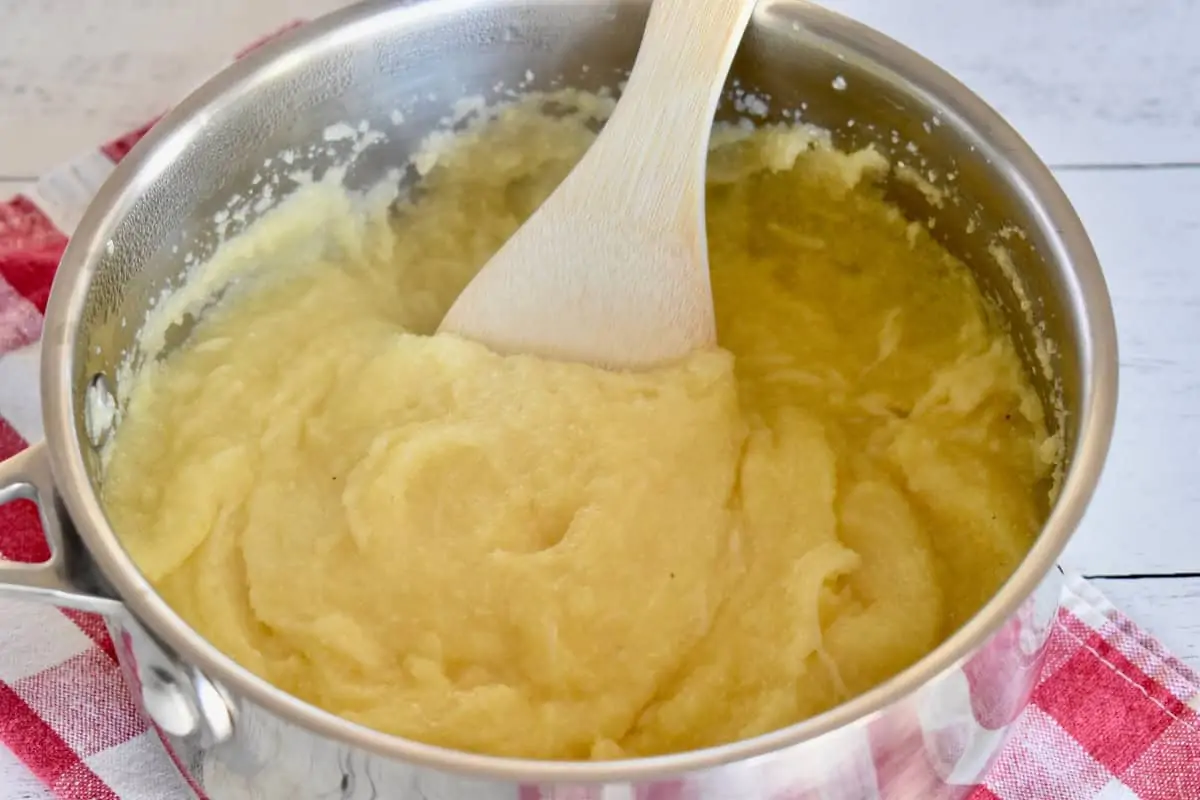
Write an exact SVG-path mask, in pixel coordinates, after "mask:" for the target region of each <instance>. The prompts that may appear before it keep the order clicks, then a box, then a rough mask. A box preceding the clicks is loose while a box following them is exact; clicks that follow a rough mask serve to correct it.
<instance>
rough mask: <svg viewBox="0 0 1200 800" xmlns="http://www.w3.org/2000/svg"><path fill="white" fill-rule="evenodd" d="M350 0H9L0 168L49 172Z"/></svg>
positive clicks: (1, 76)
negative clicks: (252, 48) (262, 44)
mask: <svg viewBox="0 0 1200 800" xmlns="http://www.w3.org/2000/svg"><path fill="white" fill-rule="evenodd" d="M345 4H346V0H275V2H245V1H244V0H212V1H211V2H207V3H195V2H191V1H190V0H107V1H106V2H103V3H93V2H79V0H6V1H5V2H4V4H3V5H4V10H3V14H2V21H0V176H5V175H38V174H40V173H41V172H42V171H43V170H45V169H47V168H49V167H52V166H54V165H55V164H58V163H59V162H61V161H63V160H65V159H68V158H71V157H72V156H74V155H75V154H76V153H78V152H80V151H82V150H86V149H89V148H92V147H94V146H96V145H97V144H99V143H100V142H103V141H106V140H108V139H110V138H112V137H115V136H118V135H121V134H123V133H125V132H126V131H128V130H130V129H132V128H135V127H137V126H139V125H141V124H143V123H145V122H146V121H148V120H149V119H151V118H153V117H154V116H155V115H157V114H159V113H161V112H163V111H165V110H166V109H167V108H169V107H170V106H171V105H173V104H174V103H175V102H177V101H178V100H179V99H181V98H182V97H184V96H186V95H187V93H188V92H189V91H191V90H192V89H193V88H195V86H197V85H198V84H199V83H201V82H202V81H203V80H204V79H205V78H207V77H208V76H209V75H211V74H212V73H213V72H215V71H216V70H218V69H220V68H221V67H222V66H224V65H225V64H226V63H227V62H228V60H229V59H230V58H231V57H232V56H233V54H234V53H235V52H237V51H238V50H240V49H241V48H242V47H244V46H245V45H247V44H249V43H250V42H251V41H253V40H254V39H255V38H257V37H258V36H260V35H263V34H265V33H269V32H270V31H272V30H274V29H275V28H276V27H278V26H280V25H282V24H284V23H286V22H288V21H289V20H292V19H295V18H299V17H304V18H311V17H315V16H318V15H320V14H323V13H325V12H327V11H329V10H331V9H333V8H336V7H339V6H342V5H345Z"/></svg>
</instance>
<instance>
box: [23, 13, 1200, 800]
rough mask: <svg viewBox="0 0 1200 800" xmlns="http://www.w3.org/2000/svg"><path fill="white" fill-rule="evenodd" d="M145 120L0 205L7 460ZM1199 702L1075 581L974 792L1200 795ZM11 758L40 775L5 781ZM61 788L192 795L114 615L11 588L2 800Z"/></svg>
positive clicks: (81, 799)
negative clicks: (69, 279)
mask: <svg viewBox="0 0 1200 800" xmlns="http://www.w3.org/2000/svg"><path fill="white" fill-rule="evenodd" d="M289 27H290V26H289ZM268 38H270V37H268ZM257 44H258V43H256V45H257ZM256 45H255V46H256ZM252 47H253V46H252ZM248 49H252V48H248ZM148 128H149V126H146V128H143V129H142V130H139V131H134V132H132V133H130V134H129V135H128V136H126V137H124V138H122V139H119V140H117V141H115V142H111V143H109V144H107V145H104V146H103V147H101V148H100V149H99V150H97V151H96V152H93V153H88V154H86V155H85V156H83V157H81V158H79V159H76V160H75V161H73V162H71V163H70V164H67V165H65V166H63V167H61V168H59V169H57V170H54V171H53V172H52V173H50V174H49V175H46V176H45V177H43V178H42V180H41V181H39V182H38V184H37V185H36V186H35V187H34V188H33V189H31V190H30V191H29V192H28V193H27V195H26V196H19V197H16V198H14V199H11V200H8V201H3V202H0V459H3V458H7V457H8V456H11V455H14V454H15V453H17V452H19V451H20V450H22V449H23V448H24V447H25V446H26V441H27V440H30V439H36V438H39V437H40V436H41V423H40V419H39V418H40V411H39V406H38V398H37V394H38V381H37V370H38V344H37V340H38V336H39V333H40V331H41V325H42V314H43V313H44V311H45V308H46V299H47V296H48V295H49V292H50V282H51V279H52V278H53V276H54V271H55V268H56V267H57V265H58V259H59V257H60V256H61V255H62V251H63V248H64V246H65V245H66V242H67V236H68V235H69V234H70V232H71V231H72V230H73V228H74V226H75V223H76V222H77V221H78V219H79V216H80V215H81V214H82V211H83V208H84V206H85V205H86V203H87V201H88V199H89V198H90V197H91V196H92V194H93V193H94V192H95V191H96V189H97V188H99V185H100V183H101V182H102V181H103V180H104V178H105V177H107V175H108V174H109V173H110V172H111V171H112V169H113V165H114V164H115V163H116V162H117V161H119V160H120V159H121V158H122V157H124V155H125V154H126V153H127V152H128V151H129V149H130V148H131V147H132V146H133V144H134V143H136V141H137V140H138V139H139V138H140V137H141V136H142V134H144V133H145V130H146V129H148ZM48 555H49V552H48V550H47V547H46V543H45V541H44V540H43V539H42V537H41V532H40V529H39V526H38V522H37V513H36V510H35V509H34V508H33V506H32V504H30V503H27V502H18V503H12V504H9V505H7V506H0V558H4V559H8V560H11V561H25V562H33V561H40V560H43V559H45V558H46V557H48ZM1198 710H1200V678H1197V676H1196V674H1195V673H1194V672H1192V671H1191V670H1190V669H1189V668H1188V667H1187V666H1186V665H1184V664H1183V663H1182V662H1180V661H1179V660H1178V659H1176V658H1175V657H1173V656H1172V655H1171V654H1169V653H1168V652H1166V650H1165V649H1164V648H1163V647H1162V645H1160V644H1159V643H1158V642H1157V641H1156V640H1155V639H1153V638H1151V637H1150V636H1149V635H1147V634H1146V633H1145V632H1143V631H1142V630H1140V629H1139V628H1138V627H1137V626H1136V625H1135V624H1134V623H1132V622H1131V621H1130V620H1128V619H1127V618H1126V617H1125V616H1124V615H1122V614H1121V613H1120V612H1119V611H1117V610H1116V609H1115V608H1113V607H1112V605H1111V604H1109V603H1108V601H1106V600H1105V599H1104V598H1103V597H1102V596H1101V595H1100V594H1099V592H1097V591H1096V589H1095V588H1093V587H1092V586H1091V585H1089V584H1087V583H1086V582H1084V581H1083V580H1081V579H1078V578H1071V579H1069V580H1068V582H1067V589H1066V590H1065V592H1064V596H1063V609H1062V611H1061V612H1060V613H1059V617H1058V626H1057V629H1056V630H1055V632H1054V634H1053V636H1052V639H1051V641H1050V645H1049V655H1048V658H1047V660H1046V669H1045V675H1044V677H1043V678H1042V681H1041V684H1040V685H1039V686H1038V688H1037V691H1036V692H1035V693H1034V695H1033V698H1032V700H1031V702H1030V704H1029V706H1028V708H1027V709H1026V710H1025V712H1024V714H1023V715H1022V717H1021V719H1020V721H1019V730H1018V733H1017V735H1016V736H1015V737H1014V738H1013V740H1012V741H1011V742H1010V743H1009V744H1008V746H1007V747H1006V748H1005V750H1004V751H1003V753H1002V754H1001V755H1000V757H999V760H998V761H997V762H996V764H995V766H994V767H993V769H992V771H991V774H990V775H989V776H988V777H987V779H986V781H985V782H984V783H983V784H981V785H979V786H977V787H975V789H974V790H973V791H972V792H971V793H969V795H968V800H1137V799H1138V798H1140V800H1200V714H1198ZM14 758H15V759H19V760H20V761H21V762H23V764H24V767H23V768H21V773H22V774H26V775H28V774H31V775H33V776H35V777H36V779H37V780H39V781H40V782H41V785H35V784H34V783H29V784H25V785H23V786H17V785H16V782H17V778H16V777H7V776H9V775H13V776H15V775H16V773H15V772H14V771H13V769H12V768H13V767H14V766H16V765H15V764H14V762H13V759H14ZM6 767H7V769H6ZM56 797H57V798H62V800H113V799H117V798H119V799H120V800H176V799H177V798H178V800H183V799H184V798H188V797H191V795H190V794H189V793H188V791H187V790H186V788H185V787H184V784H183V783H182V782H181V780H180V778H179V776H178V773H176V772H175V771H174V769H173V767H172V764H171V761H170V759H169V758H168V756H167V755H166V753H165V751H164V750H163V748H162V745H161V744H160V743H159V741H158V739H157V737H156V735H155V733H154V732H153V731H152V730H151V729H150V728H149V726H148V725H147V723H146V722H145V720H144V719H143V718H142V717H141V716H140V715H139V713H138V711H137V708H136V706H135V705H134V702H133V700H132V699H131V698H130V696H129V694H128V692H127V690H126V688H125V686H124V684H123V682H122V679H121V673H120V670H119V669H118V667H117V664H116V661H115V654H114V650H113V646H112V643H111V641H109V639H108V635H107V633H106V632H105V627H104V624H103V622H102V621H101V620H100V619H99V618H98V617H95V616H92V615H89V614H84V613H79V612H72V611H58V610H55V609H51V608H46V607H41V606H36V605H29V604H22V603H17V602H14V601H12V600H8V599H3V598H0V800H18V799H20V800H25V798H30V799H33V798H36V799H37V800H51V799H52V798H56ZM213 800H220V799H219V798H214V799H213ZM913 800H919V799H918V798H913Z"/></svg>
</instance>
